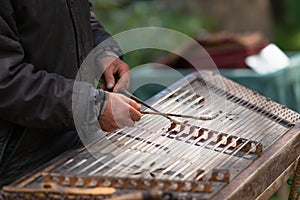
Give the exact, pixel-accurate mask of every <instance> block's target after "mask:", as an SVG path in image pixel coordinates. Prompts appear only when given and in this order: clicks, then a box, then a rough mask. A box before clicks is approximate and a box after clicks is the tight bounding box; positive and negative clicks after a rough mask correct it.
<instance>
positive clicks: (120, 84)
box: [113, 71, 130, 92]
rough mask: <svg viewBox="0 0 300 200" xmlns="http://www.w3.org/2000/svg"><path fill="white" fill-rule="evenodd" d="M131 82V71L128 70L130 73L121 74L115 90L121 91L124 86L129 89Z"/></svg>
mask: <svg viewBox="0 0 300 200" xmlns="http://www.w3.org/2000/svg"><path fill="white" fill-rule="evenodd" d="M129 83H130V77H129V71H128V73H126V74H124V75H123V76H121V78H120V79H119V80H118V82H117V83H116V85H115V87H114V90H113V91H114V92H119V91H120V90H121V89H123V88H125V89H128V88H129Z"/></svg>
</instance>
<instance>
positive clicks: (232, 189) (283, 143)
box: [212, 123, 300, 200]
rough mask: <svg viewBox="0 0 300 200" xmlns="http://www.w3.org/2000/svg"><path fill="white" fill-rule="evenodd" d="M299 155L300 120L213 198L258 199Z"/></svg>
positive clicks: (233, 199) (219, 199)
mask: <svg viewBox="0 0 300 200" xmlns="http://www.w3.org/2000/svg"><path fill="white" fill-rule="evenodd" d="M299 155H300V123H297V124H296V125H295V127H293V128H292V129H291V130H289V131H288V132H287V133H286V134H284V135H283V136H282V137H281V138H280V139H279V140H277V141H276V142H275V143H274V144H273V145H271V146H270V147H269V148H268V149H266V150H265V151H264V153H263V154H262V156H261V157H259V158H258V159H256V160H255V161H254V162H253V163H252V164H251V165H250V166H249V167H248V168H246V169H245V170H244V171H243V172H241V173H240V174H239V175H238V176H237V177H235V178H234V179H233V180H231V182H230V184H228V185H227V186H225V187H224V188H223V189H222V190H221V191H220V192H219V193H218V194H216V195H215V196H214V197H213V198H212V199H213V200H224V199H232V200H236V199H243V200H248V199H249V200H252V199H255V198H256V197H257V196H259V195H260V194H261V193H262V192H263V191H264V190H265V189H266V188H267V187H268V186H269V185H270V184H271V183H272V182H273V181H274V180H275V179H276V178H277V177H279V176H280V174H281V173H282V172H284V170H285V169H287V168H288V166H289V165H290V164H291V163H293V162H294V161H296V159H297V157H298V156H299Z"/></svg>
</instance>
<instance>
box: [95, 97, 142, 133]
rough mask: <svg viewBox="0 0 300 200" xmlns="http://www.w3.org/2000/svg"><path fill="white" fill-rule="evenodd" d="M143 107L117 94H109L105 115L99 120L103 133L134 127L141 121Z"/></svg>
mask: <svg viewBox="0 0 300 200" xmlns="http://www.w3.org/2000/svg"><path fill="white" fill-rule="evenodd" d="M140 109H141V106H140V105H139V104H137V103H136V102H135V101H134V100H132V99H129V98H127V97H125V96H124V95H121V94H117V93H109V99H108V103H107V106H106V108H105V110H104V113H103V115H102V116H101V117H100V119H99V124H100V127H101V129H102V130H103V131H113V130H115V129H118V128H123V127H125V126H133V125H134V123H135V122H136V121H139V120H140V119H141V113H140Z"/></svg>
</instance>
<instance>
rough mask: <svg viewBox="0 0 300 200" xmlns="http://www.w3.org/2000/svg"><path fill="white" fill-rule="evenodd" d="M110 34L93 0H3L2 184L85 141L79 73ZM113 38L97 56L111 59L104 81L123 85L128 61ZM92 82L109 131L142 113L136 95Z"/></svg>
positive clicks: (97, 111)
mask: <svg viewBox="0 0 300 200" xmlns="http://www.w3.org/2000/svg"><path fill="white" fill-rule="evenodd" d="M109 37H110V35H109V34H108V33H107V32H106V31H105V30H104V28H103V27H102V25H101V24H100V23H99V21H97V20H96V18H95V15H94V13H93V11H92V9H91V5H90V4H89V2H88V0H55V1H33V0H3V1H1V6H0V188H1V187H2V186H3V185H6V184H9V183H11V182H12V181H14V180H16V179H17V178H19V177H20V176H22V175H24V174H26V173H27V172H29V171H30V170H32V169H34V168H36V167H38V166H40V165H41V164H43V163H45V162H46V161H48V160H50V159H51V158H53V157H55V156H57V155H59V154H60V153H62V152H64V151H66V150H68V149H71V148H74V147H77V146H78V145H81V143H80V140H79V139H78V136H77V133H76V131H75V130H76V129H75V125H74V120H73V115H72V91H73V85H74V78H75V76H76V73H77V71H78V69H79V67H80V65H81V63H82V62H83V60H84V58H85V57H86V56H87V54H88V53H89V52H90V51H91V50H92V49H93V47H95V46H96V45H98V44H99V43H101V42H102V41H103V40H105V39H107V38H109ZM110 46H111V49H108V50H107V49H106V50H105V51H103V53H102V55H101V57H100V59H98V60H99V64H102V67H107V69H106V71H105V72H104V80H105V82H106V88H107V89H109V90H112V91H118V90H119V89H120V88H122V87H126V85H127V84H128V81H129V78H128V75H126V74H128V71H129V68H128V66H127V65H126V64H125V63H124V62H122V61H121V60H119V59H118V58H116V56H115V54H116V55H118V54H119V50H118V48H117V44H116V43H115V42H114V41H112V42H111V44H110ZM116 49H117V50H116ZM103 55H104V56H103ZM111 62H112V64H110V63H111ZM108 64H110V65H109V66H105V65H108ZM116 76H117V77H119V78H120V79H119V81H118V79H115V78H114V77H116ZM89 88H90V89H89V94H88V95H89V96H92V97H95V102H94V104H95V105H94V106H95V113H94V114H95V116H96V117H97V118H98V119H99V124H100V127H101V128H102V129H103V130H104V131H112V130H114V129H116V128H119V127H120V126H126V125H129V126H132V125H133V124H134V121H138V120H139V119H140V117H141V114H140V112H139V109H140V106H139V105H138V104H137V103H136V102H134V101H132V100H129V99H127V98H126V97H124V96H122V95H120V94H116V93H112V92H110V93H109V92H105V91H103V90H98V89H95V88H94V87H93V86H92V85H89ZM73 101H74V99H73ZM80 103H82V104H88V102H84V101H81V102H80ZM111 105H113V107H114V108H116V107H117V109H116V111H114V112H113V111H112V106H111ZM85 106H86V107H88V106H89V105H85ZM128 111H129V113H130V115H128ZM114 114H115V116H117V118H118V120H119V122H120V123H119V122H118V121H117V120H116V118H114V116H113V115H114Z"/></svg>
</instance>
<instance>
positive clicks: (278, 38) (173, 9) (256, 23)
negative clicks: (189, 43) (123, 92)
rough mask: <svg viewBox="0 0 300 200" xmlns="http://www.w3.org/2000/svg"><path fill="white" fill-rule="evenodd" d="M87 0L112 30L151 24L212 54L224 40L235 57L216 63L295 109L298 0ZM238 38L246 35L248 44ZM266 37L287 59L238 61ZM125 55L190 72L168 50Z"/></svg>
mask: <svg viewBox="0 0 300 200" xmlns="http://www.w3.org/2000/svg"><path fill="white" fill-rule="evenodd" d="M92 2H93V4H94V10H95V13H96V15H97V16H98V18H99V19H100V20H101V21H102V23H103V25H104V26H105V28H106V29H107V30H108V31H109V32H110V33H111V34H112V35H113V34H117V33H120V32H122V31H125V30H128V29H132V28H138V27H147V26H155V27H164V28H170V29H173V30H177V31H179V32H182V33H184V34H186V35H188V36H190V37H192V38H195V39H197V40H198V41H199V43H201V44H203V46H204V47H207V50H208V52H209V53H210V54H211V55H215V54H217V55H219V54H218V53H219V52H218V51H219V50H220V49H221V50H222V52H224V46H226V48H227V49H226V48H225V49H226V51H227V52H225V57H226V58H229V60H231V61H237V62H236V63H234V62H232V63H229V64H228V63H225V64H224V63H223V62H224V61H223V60H222V59H221V60H220V63H216V64H217V65H218V67H220V71H221V73H222V74H223V75H224V76H226V77H228V78H230V79H232V80H234V81H237V82H239V83H240V84H242V85H244V86H246V87H248V88H251V89H253V90H255V91H258V92H259V93H261V94H263V95H265V96H268V97H270V98H272V99H273V100H274V101H277V102H279V103H281V104H283V105H286V106H287V107H289V108H291V109H293V110H296V111H298V112H300V78H299V77H300V54H299V53H298V52H299V51H300V23H299V20H300V12H299V10H300V1H299V0H228V1H223V0H210V1H207V0H188V1H184V0H178V1H174V0H93V1H92ZM249 33H250V37H245V38H242V39H241V36H244V35H245V34H249ZM249 40H250V43H249ZM241 41H246V43H247V44H246V45H245V43H243V42H241ZM241 43H242V44H241ZM268 43H274V44H276V45H277V46H278V47H279V48H280V49H281V50H282V51H283V52H285V53H286V54H287V55H288V57H289V59H290V65H289V66H288V67H286V68H284V69H282V70H279V71H276V72H272V73H269V74H259V73H256V72H254V71H253V70H251V69H250V68H248V67H247V66H245V65H244V64H243V63H241V62H239V59H240V57H238V56H237V54H238V55H240V54H241V52H242V53H245V52H246V53H249V52H248V51H247V50H249V46H248V45H249V44H250V46H251V45H252V46H251V48H250V49H251V50H253V49H254V50H255V51H257V52H258V51H259V50H260V49H261V48H262V47H263V46H264V45H265V44H268ZM211 44H213V45H211ZM215 44H217V45H215ZM205 45H206V46H205ZM228 46H229V47H228ZM236 47H238V48H236ZM237 49H238V50H237ZM245 49H246V51H245ZM251 52H252V51H251ZM257 52H252V53H257ZM221 56H224V55H223V54H222V55H221ZM245 56H246V55H245ZM244 58H245V57H243V59H244ZM124 59H125V61H126V62H127V63H128V64H129V65H130V66H131V67H135V66H138V65H141V64H144V63H149V62H155V61H162V60H163V63H164V64H167V65H171V66H172V67H175V68H177V69H178V70H179V71H180V72H182V73H183V74H188V73H189V72H190V71H189V70H188V67H186V65H185V64H184V63H183V62H178V60H177V61H176V62H175V61H174V60H172V59H174V57H172V56H171V55H169V54H168V53H166V52H163V51H158V50H153V49H147V50H139V51H137V52H131V53H129V54H126V55H125V56H124ZM227 60H228V59H227ZM176 63H177V64H176ZM167 75H168V73H159V72H157V71H155V70H152V71H147V72H145V73H140V74H137V75H133V76H134V78H135V79H137V80H138V79H140V80H141V81H144V80H146V79H149V78H152V79H155V78H156V79H170V81H169V82H170V84H171V83H172V82H174V81H175V80H176V77H175V78H174V77H173V79H172V78H170V77H169V76H167ZM133 84H134V83H133ZM161 89H163V87H161V86H158V85H151V86H148V87H143V88H142V89H140V91H139V92H136V95H137V96H139V97H140V98H143V99H147V98H149V97H151V96H152V95H154V94H156V93H157V92H159V91H160V90H161ZM284 187H285V188H287V187H288V186H287V184H284ZM287 192H288V191H287V190H286V189H283V190H281V191H280V192H279V193H278V194H277V195H274V196H273V197H272V199H273V200H274V199H287V197H288V195H287Z"/></svg>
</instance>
